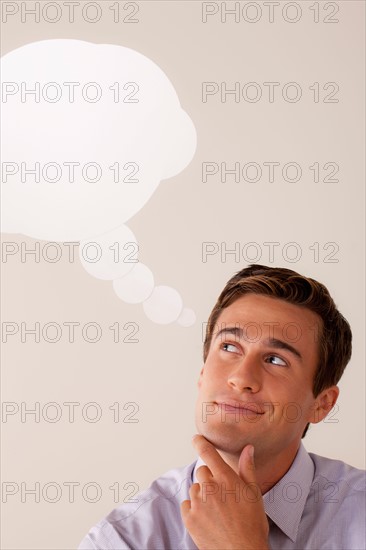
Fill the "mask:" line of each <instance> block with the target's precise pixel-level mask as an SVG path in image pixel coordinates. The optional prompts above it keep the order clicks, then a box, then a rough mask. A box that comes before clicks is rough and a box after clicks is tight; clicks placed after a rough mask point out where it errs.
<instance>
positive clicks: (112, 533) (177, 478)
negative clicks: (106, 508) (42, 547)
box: [79, 461, 196, 550]
mask: <svg viewBox="0 0 366 550" xmlns="http://www.w3.org/2000/svg"><path fill="white" fill-rule="evenodd" d="M195 464H196V461H195V462H193V463H192V464H189V465H187V466H183V467H180V468H173V469H171V470H168V471H167V472H165V473H164V474H163V475H161V476H160V477H158V478H157V479H155V480H154V481H153V482H152V483H151V485H150V487H148V488H147V489H145V490H144V491H141V492H140V493H138V494H137V495H135V496H134V497H132V498H130V499H129V500H128V501H127V502H124V503H123V504H121V505H119V506H118V507H116V508H115V509H114V510H112V511H111V512H110V513H109V514H108V515H107V516H106V517H105V518H104V519H102V520H101V521H100V522H99V523H97V524H96V525H95V526H94V527H93V528H92V529H91V530H90V531H89V533H88V535H87V536H86V537H85V538H84V539H83V541H82V542H81V544H80V546H79V550H84V549H85V550H89V549H90V550H91V549H93V550H94V549H100V548H103V550H109V549H110V550H127V549H133V548H160V547H161V548H164V547H169V548H170V547H174V545H175V544H177V543H178V541H179V540H180V538H181V536H182V531H183V528H184V525H183V522H182V520H181V515H180V504H181V502H182V501H183V500H185V499H188V498H189V487H190V486H191V484H192V472H193V469H194V466H195Z"/></svg>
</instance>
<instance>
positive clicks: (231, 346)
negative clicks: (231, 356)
mask: <svg viewBox="0 0 366 550" xmlns="http://www.w3.org/2000/svg"><path fill="white" fill-rule="evenodd" d="M229 348H233V349H231V350H230V349H229ZM222 349H223V350H224V351H228V352H229V353H233V352H234V353H235V352H236V351H238V348H237V347H236V346H234V344H230V343H229V342H225V343H224V344H222Z"/></svg>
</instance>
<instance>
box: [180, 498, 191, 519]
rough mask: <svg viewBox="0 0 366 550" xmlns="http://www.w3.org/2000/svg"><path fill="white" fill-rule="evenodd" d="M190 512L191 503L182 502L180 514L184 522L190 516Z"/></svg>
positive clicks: (187, 501)
mask: <svg viewBox="0 0 366 550" xmlns="http://www.w3.org/2000/svg"><path fill="white" fill-rule="evenodd" d="M190 511H191V501H190V500H183V502H181V505H180V514H181V516H182V518H183V520H184V519H185V518H186V517H187V516H188V514H189V512H190Z"/></svg>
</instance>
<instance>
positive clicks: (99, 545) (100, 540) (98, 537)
mask: <svg viewBox="0 0 366 550" xmlns="http://www.w3.org/2000/svg"><path fill="white" fill-rule="evenodd" d="M77 550H133V549H132V548H131V547H130V546H128V544H127V543H126V542H125V541H124V540H123V539H122V537H121V535H120V534H119V533H117V531H115V529H114V528H113V526H112V525H111V524H110V523H108V522H106V521H104V520H103V521H101V522H99V523H98V524H97V525H95V526H94V527H93V528H92V529H91V530H90V531H89V533H88V534H87V535H86V536H85V537H84V538H83V540H82V541H81V543H80V544H79V546H78V548H77Z"/></svg>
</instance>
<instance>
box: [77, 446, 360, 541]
mask: <svg viewBox="0 0 366 550" xmlns="http://www.w3.org/2000/svg"><path fill="white" fill-rule="evenodd" d="M203 464H205V463H204V461H203V460H202V459H201V458H200V457H198V460H196V461H195V462H193V463H192V464H190V465H189V466H184V467H182V468H175V469H172V470H169V471H168V472H166V473H165V474H164V475H162V476H161V477H159V478H158V479H156V480H155V481H154V482H153V483H152V484H151V486H150V487H149V488H148V489H146V490H145V491H142V492H141V493H139V494H138V495H136V497H135V500H137V502H129V503H125V504H122V505H121V506H118V507H117V508H115V509H114V510H113V511H112V512H111V513H110V514H109V515H108V516H107V517H106V518H105V519H102V520H101V521H100V522H99V523H98V524H97V525H95V526H94V527H93V528H92V529H91V530H90V531H89V533H88V535H86V537H85V538H84V539H83V541H82V542H81V543H80V545H79V548H78V550H197V546H196V545H195V543H194V542H193V540H192V538H191V537H190V535H189V533H188V531H187V530H186V528H185V526H184V523H183V521H182V518H181V514H180V504H181V502H182V501H183V500H186V499H189V498H190V496H189V488H190V486H191V485H192V483H195V482H197V478H196V470H197V468H199V466H201V465H203ZM263 500H264V508H265V511H266V514H267V517H268V521H269V525H270V532H269V546H270V548H271V550H277V549H278V550H365V549H366V535H365V531H366V476H365V471H363V470H359V469H357V468H354V467H352V466H349V465H348V464H345V463H344V462H341V461H339V460H332V459H329V458H325V457H322V456H318V455H315V454H313V453H308V452H307V451H306V449H305V447H304V446H303V444H302V443H301V444H300V447H299V450H298V453H297V455H296V457H295V460H294V461H293V463H292V465H291V467H290V469H289V470H288V471H287V472H286V474H285V475H284V476H283V477H282V478H281V479H280V480H279V481H278V483H277V484H276V485H275V486H274V487H272V489H270V490H269V491H268V492H267V493H265V494H264V495H263ZM223 550H224V549H223Z"/></svg>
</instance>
